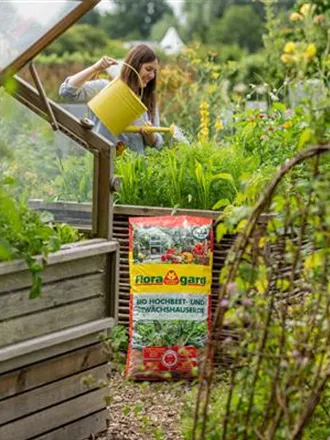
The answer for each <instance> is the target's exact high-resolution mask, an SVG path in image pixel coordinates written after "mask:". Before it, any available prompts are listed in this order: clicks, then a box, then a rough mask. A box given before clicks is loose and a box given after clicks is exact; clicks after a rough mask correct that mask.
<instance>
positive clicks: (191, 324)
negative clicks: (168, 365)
mask: <svg viewBox="0 0 330 440" xmlns="http://www.w3.org/2000/svg"><path fill="white" fill-rule="evenodd" d="M207 337H208V327H207V322H206V321H201V322H198V321H162V320H159V321H141V322H137V323H136V324H135V325H134V328H133V341H132V346H133V347H134V348H138V349H139V348H143V347H145V346H151V347H163V346H180V347H184V346H194V347H198V348H199V347H203V346H204V345H205V343H206V341H207Z"/></svg>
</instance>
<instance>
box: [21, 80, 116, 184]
mask: <svg viewBox="0 0 330 440" xmlns="http://www.w3.org/2000/svg"><path fill="white" fill-rule="evenodd" d="M13 80H14V81H15V86H14V92H13V93H12V94H13V96H14V97H15V98H16V99H17V100H18V101H20V102H21V103H22V104H24V105H25V106H27V107H29V108H30V110H32V111H33V112H35V113H36V114H37V115H38V116H40V117H41V118H43V119H45V120H46V121H48V122H51V121H50V120H49V117H48V115H47V113H46V112H45V107H44V103H43V100H42V97H40V96H39V94H38V91H37V90H36V89H35V88H34V87H32V86H31V85H30V84H29V83H27V82H26V81H24V80H23V79H21V78H19V77H18V76H15V78H14V79H13ZM48 102H49V105H50V108H51V110H52V112H53V114H54V117H55V119H56V121H57V123H58V125H59V129H60V130H61V131H62V132H63V133H64V134H66V135H67V136H69V137H70V138H72V139H73V140H75V141H76V142H77V143H79V144H80V145H81V146H82V147H84V148H85V149H87V150H89V151H91V152H95V150H96V151H99V152H109V151H110V149H111V148H113V149H115V146H114V145H113V144H112V143H111V142H110V141H108V140H107V139H106V138H104V137H103V136H101V135H99V134H96V133H94V132H93V131H91V130H89V129H87V128H85V127H84V126H83V125H82V124H81V123H80V121H79V119H78V118H76V117H75V116H73V115H72V114H71V113H69V112H68V111H66V110H64V109H63V108H62V107H61V106H60V105H59V104H56V103H55V102H54V101H52V100H51V99H49V100H48ZM108 188H109V185H108Z"/></svg>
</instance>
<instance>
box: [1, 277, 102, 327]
mask: <svg viewBox="0 0 330 440" xmlns="http://www.w3.org/2000/svg"><path fill="white" fill-rule="evenodd" d="M105 281H106V278H105V274H104V273H103V274H102V273H96V274H92V275H87V276H81V277H79V278H71V279H69V280H64V281H57V282H56V283H51V284H46V285H43V287H42V295H41V296H40V297H39V298H36V299H34V300H31V299H29V293H30V289H24V290H19V291H17V292H14V293H8V294H6V295H4V294H2V295H0V310H1V315H0V322H2V321H4V320H7V319H9V318H17V317H19V316H24V315H27V314H30V313H36V312H38V311H39V312H42V311H43V310H46V309H49V308H53V307H58V306H61V305H64V304H71V303H73V302H76V301H80V300H84V299H88V298H95V297H102V296H104V295H105Z"/></svg>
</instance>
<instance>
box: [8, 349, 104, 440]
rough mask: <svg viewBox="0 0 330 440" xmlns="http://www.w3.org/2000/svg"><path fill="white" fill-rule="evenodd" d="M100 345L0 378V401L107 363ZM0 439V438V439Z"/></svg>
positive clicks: (18, 370)
mask: <svg viewBox="0 0 330 440" xmlns="http://www.w3.org/2000/svg"><path fill="white" fill-rule="evenodd" d="M101 348H102V345H101V344H100V343H98V344H93V345H91V346H88V347H83V348H80V349H78V350H74V351H72V352H69V353H65V354H63V355H60V356H56V357H54V358H51V359H47V360H45V361H42V362H37V363H35V364H32V365H28V366H26V367H24V368H21V369H17V370H14V371H11V372H9V373H5V374H2V375H1V376H0V400H1V399H5V398H8V397H10V396H13V395H15V394H19V393H23V392H26V391H28V390H32V389H33V388H36V387H39V386H42V385H45V384H48V383H50V382H53V381H55V380H60V379H63V378H64V377H66V376H70V375H73V374H76V373H79V372H81V371H86V370H88V369H89V368H92V367H96V366H98V365H102V364H104V363H105V362H107V356H106V354H105V353H103V351H102V350H101ZM0 438H1V437H0Z"/></svg>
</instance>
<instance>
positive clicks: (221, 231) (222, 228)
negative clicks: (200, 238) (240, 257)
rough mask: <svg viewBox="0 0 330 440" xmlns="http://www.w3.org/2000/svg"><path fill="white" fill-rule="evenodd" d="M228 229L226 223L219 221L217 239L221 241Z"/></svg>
mask: <svg viewBox="0 0 330 440" xmlns="http://www.w3.org/2000/svg"><path fill="white" fill-rule="evenodd" d="M227 231H228V227H227V226H226V225H225V224H224V223H219V224H218V225H217V227H216V230H215V236H216V240H217V241H218V242H219V241H220V240H221V239H222V237H223V236H224V235H225V234H226V233H227Z"/></svg>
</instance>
